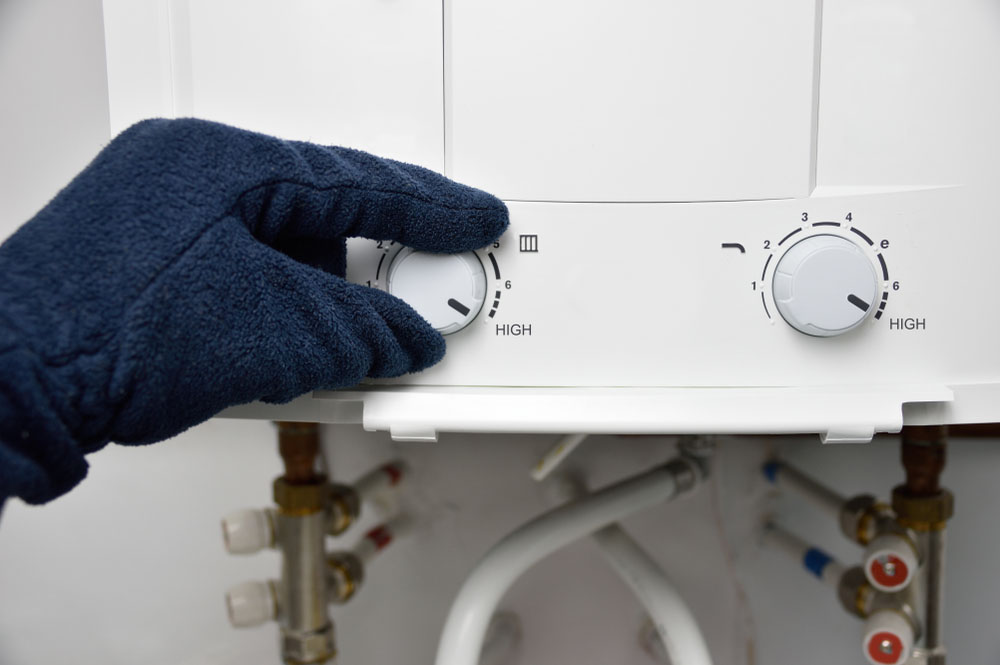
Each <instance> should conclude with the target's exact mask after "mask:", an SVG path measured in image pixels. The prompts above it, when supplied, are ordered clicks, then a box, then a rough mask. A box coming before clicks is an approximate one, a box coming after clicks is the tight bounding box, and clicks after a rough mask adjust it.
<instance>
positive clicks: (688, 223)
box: [348, 187, 1000, 387]
mask: <svg viewBox="0 0 1000 665" xmlns="http://www.w3.org/2000/svg"><path fill="white" fill-rule="evenodd" d="M817 194H819V195H817V196H814V197H812V198H810V199H802V200H778V201H758V202H731V203H690V204H653V203H650V204H635V203H633V204H588V205H580V204H560V203H518V202H511V203H509V208H510V213H511V227H510V229H509V231H508V232H507V233H506V234H505V235H504V236H503V237H502V238H501V239H500V240H499V241H498V242H497V243H494V244H493V245H492V246H490V247H485V248H483V249H481V250H479V251H476V252H468V253H465V254H459V255H432V254H424V253H421V252H414V251H413V250H411V249H407V248H402V247H400V246H398V245H395V244H394V243H391V242H376V241H369V240H363V239H354V240H352V241H351V242H350V244H349V253H348V271H349V273H348V276H349V278H350V279H352V280H353V281H356V282H359V283H362V284H368V285H370V286H372V287H373V288H379V289H384V290H386V291H388V292H389V293H392V294H393V295H397V296H399V297H401V298H403V299H404V300H406V301H407V302H409V303H410V304H411V305H413V306H414V307H415V308H416V309H417V311H418V312H420V313H422V314H423V315H424V316H425V318H427V319H428V320H429V321H430V322H431V323H432V325H434V326H435V327H436V328H438V330H440V331H441V332H442V333H444V334H446V335H447V343H448V353H447V356H446V357H445V359H444V360H443V361H442V362H441V364H440V365H439V366H437V367H434V368H431V369H429V370H427V371H426V372H423V373H421V374H419V375H414V376H409V377H405V378H404V379H401V380H399V381H400V382H402V383H405V384H410V385H466V386H482V385H489V386H574V387H581V386H650V387H671V386H672V387H692V386H701V387H713V386H730V387H731V386H795V385H843V386H850V385H858V384H869V385H870V384H897V383H906V382H914V381H920V382H926V381H927V380H928V378H929V377H934V378H936V379H937V380H938V381H940V382H941V383H943V384H949V385H950V384H955V383H967V382H981V381H983V380H988V379H989V378H990V376H989V373H988V372H985V371H984V368H986V367H997V366H1000V347H998V346H997V345H994V344H991V343H990V342H989V338H990V335H991V333H990V330H992V329H993V327H994V326H997V325H1000V310H997V309H995V308H990V307H974V306H969V305H968V303H967V302H966V303H965V304H964V305H963V306H958V301H957V300H956V293H955V291H954V288H953V285H954V284H955V279H954V278H953V276H955V275H961V276H962V277H961V283H962V284H964V285H966V286H967V288H975V285H976V284H997V283H1000V264H998V263H997V262H995V261H993V260H992V259H991V254H992V252H993V249H992V247H991V245H990V244H989V243H985V244H979V245H977V244H975V243H969V242H967V241H966V240H965V236H963V234H962V222H961V220H962V219H963V216H962V214H961V213H960V212H958V211H961V210H962V208H963V207H969V206H970V201H972V200H974V198H975V195H976V192H975V191H974V190H972V189H970V188H962V187H956V188H935V189H927V190H920V191H906V192H891V191H886V192H881V193H867V194H864V195H849V194H848V195H844V194H841V193H840V192H838V191H836V190H829V191H827V192H824V191H818V192H817ZM970 215H971V211H970ZM941 219H950V220H952V223H951V225H950V226H949V227H948V228H947V230H946V229H945V228H944V227H943V226H942V225H941V224H940V222H939V220H941ZM970 219H972V218H971V217H970ZM971 223H972V222H971V221H970V222H969V224H971ZM970 232H971V229H970Z"/></svg>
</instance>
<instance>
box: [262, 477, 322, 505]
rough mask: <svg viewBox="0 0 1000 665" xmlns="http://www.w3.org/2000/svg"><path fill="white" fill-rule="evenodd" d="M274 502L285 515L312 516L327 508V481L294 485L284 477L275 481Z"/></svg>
mask: <svg viewBox="0 0 1000 665" xmlns="http://www.w3.org/2000/svg"><path fill="white" fill-rule="evenodd" d="M273 489H274V502H275V503H276V504H278V508H279V509H280V511H281V513H282V514H285V515H311V514H313V513H318V512H320V511H322V510H324V509H325V508H326V498H327V496H328V493H327V484H326V479H322V480H321V481H320V482H315V483H307V484H301V485H297V484H292V483H289V482H288V481H286V480H285V478H284V476H282V477H280V478H275V480H274V487H273Z"/></svg>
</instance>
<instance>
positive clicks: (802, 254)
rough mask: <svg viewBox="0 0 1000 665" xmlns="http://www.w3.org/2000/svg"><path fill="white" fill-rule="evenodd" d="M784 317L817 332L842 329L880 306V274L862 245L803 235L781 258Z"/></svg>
mask: <svg viewBox="0 0 1000 665" xmlns="http://www.w3.org/2000/svg"><path fill="white" fill-rule="evenodd" d="M772 293H773V296H774V303H775V305H776V306H777V308H778V312H779V313H780V314H781V317H782V318H783V319H785V321H787V322H788V325H790V326H792V327H793V328H795V329H796V330H798V331H800V332H804V333H805V334H807V335H813V336H816V337H831V336H833V335H841V334H843V333H846V332H847V331H849V330H852V329H853V328H856V327H858V326H859V325H861V324H862V323H863V322H864V321H865V319H867V318H868V316H869V315H870V314H872V313H873V312H874V311H875V310H876V309H877V307H878V302H877V301H876V298H877V297H878V295H879V281H878V275H877V274H876V272H875V266H874V265H873V264H872V262H871V260H870V259H869V258H868V257H867V256H866V255H865V253H864V252H863V251H862V250H861V248H860V247H858V245H856V244H855V243H853V242H851V241H850V240H848V239H847V238H841V237H840V236H834V235H817V236H811V237H809V238H805V239H803V240H800V241H799V242H797V243H796V244H794V245H792V247H791V248H790V249H789V250H788V251H787V252H785V254H784V255H783V256H782V257H781V258H780V259H779V260H778V265H777V266H776V267H775V269H774V279H773V280H772Z"/></svg>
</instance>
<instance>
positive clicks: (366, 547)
mask: <svg viewBox="0 0 1000 665" xmlns="http://www.w3.org/2000/svg"><path fill="white" fill-rule="evenodd" d="M412 530H413V519H412V518H411V517H410V516H409V515H406V514H402V515H398V516H396V517H395V518H394V519H392V520H390V521H388V522H385V523H384V524H379V525H378V526H376V527H375V528H373V529H371V530H370V531H368V533H366V534H365V535H364V537H362V538H361V540H359V541H358V544H357V545H355V546H354V549H353V550H351V551H352V552H353V554H354V556H356V557H358V559H360V560H361V563H363V564H366V565H367V564H369V563H371V561H372V559H374V558H375V555H376V554H378V553H379V552H381V551H382V550H384V549H385V548H386V547H388V546H389V545H390V544H391V543H392V542H393V541H396V540H399V539H400V538H403V537H404V536H406V535H407V534H408V533H410V531H412Z"/></svg>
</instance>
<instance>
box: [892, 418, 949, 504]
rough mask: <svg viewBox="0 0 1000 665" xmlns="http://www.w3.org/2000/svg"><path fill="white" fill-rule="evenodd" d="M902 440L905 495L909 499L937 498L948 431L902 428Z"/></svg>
mask: <svg viewBox="0 0 1000 665" xmlns="http://www.w3.org/2000/svg"><path fill="white" fill-rule="evenodd" d="M902 439H903V441H902V443H903V445H902V447H901V448H902V459H903V468H904V469H905V470H906V485H905V486H906V493H907V494H908V495H910V496H912V497H931V496H937V495H938V494H939V493H940V492H941V484H940V480H941V471H942V470H944V464H945V450H946V447H945V444H946V442H947V439H948V427H947V426H944V425H939V426H934V427H904V428H903V437H902Z"/></svg>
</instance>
